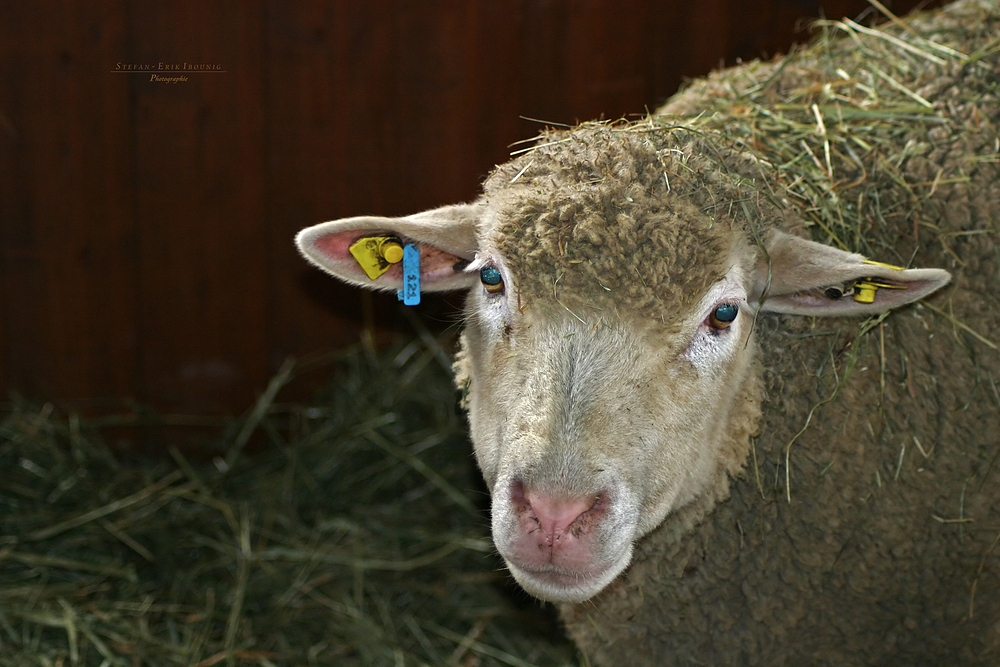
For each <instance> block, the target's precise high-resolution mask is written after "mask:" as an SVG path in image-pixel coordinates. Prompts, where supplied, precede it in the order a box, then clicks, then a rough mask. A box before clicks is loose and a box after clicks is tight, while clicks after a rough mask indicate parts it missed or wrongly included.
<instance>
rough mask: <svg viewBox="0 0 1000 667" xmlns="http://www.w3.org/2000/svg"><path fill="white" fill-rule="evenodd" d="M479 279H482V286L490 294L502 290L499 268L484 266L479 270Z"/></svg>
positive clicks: (498, 292)
mask: <svg viewBox="0 0 1000 667" xmlns="http://www.w3.org/2000/svg"><path fill="white" fill-rule="evenodd" d="M479 280H481V281H482V283H483V287H484V288H486V291H487V292H489V293H490V294H500V293H501V292H503V276H501V275H500V269H498V268H497V267H495V266H484V267H483V268H482V269H480V270H479Z"/></svg>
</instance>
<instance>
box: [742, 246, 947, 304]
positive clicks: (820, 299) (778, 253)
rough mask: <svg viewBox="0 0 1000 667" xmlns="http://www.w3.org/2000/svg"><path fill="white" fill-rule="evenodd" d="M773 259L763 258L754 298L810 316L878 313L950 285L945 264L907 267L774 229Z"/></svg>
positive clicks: (771, 248) (758, 272)
mask: <svg viewBox="0 0 1000 667" xmlns="http://www.w3.org/2000/svg"><path fill="white" fill-rule="evenodd" d="M765 247H766V248H767V252H768V255H769V256H770V260H771V263H770V281H769V280H768V264H767V262H766V261H765V260H763V259H761V260H760V261H758V264H757V267H756V275H755V280H754V288H753V290H752V291H751V294H750V297H749V299H748V300H749V301H750V303H755V302H757V301H759V300H760V297H761V295H762V294H763V296H764V303H763V305H762V306H761V310H763V311H770V312H775V313H789V314H793V315H810V316H817V317H818V316H834V317H837V316H844V315H874V314H878V313H882V312H885V311H887V310H891V309H893V308H898V307H900V306H903V305H906V304H908V303H912V302H914V301H917V300H919V299H922V298H924V297H925V296H927V295H928V294H931V293H932V292H934V291H936V290H938V289H940V288H942V287H944V286H945V285H947V284H948V281H950V280H951V274H950V273H948V272H947V271H944V270H942V269H902V268H899V267H895V266H891V265H888V264H881V263H879V262H872V261H870V260H867V259H865V257H863V256H862V255H858V254H855V253H850V252H844V251H843V250H837V249H836V248H832V247H830V246H827V245H823V244H822V243H815V242H813V241H807V240H805V239H801V238H798V237H797V236H792V235H791V234H785V233H783V232H777V231H774V232H771V234H770V236H769V237H768V240H767V242H766V243H765Z"/></svg>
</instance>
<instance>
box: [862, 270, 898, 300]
mask: <svg viewBox="0 0 1000 667" xmlns="http://www.w3.org/2000/svg"><path fill="white" fill-rule="evenodd" d="M892 268H896V267H892ZM900 271H902V269H900ZM877 280H878V279H877V278H868V279H867V280H859V281H857V282H855V283H854V300H855V301H857V302H858V303H874V302H875V292H877V291H878V290H879V288H881V287H884V288H885V289H906V285H892V284H890V283H881V282H876V281H877Z"/></svg>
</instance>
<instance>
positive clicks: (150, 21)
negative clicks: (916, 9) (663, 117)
mask: <svg viewBox="0 0 1000 667" xmlns="http://www.w3.org/2000/svg"><path fill="white" fill-rule="evenodd" d="M887 4H889V5H890V6H892V7H893V8H894V9H896V10H897V11H905V10H907V9H909V8H910V7H912V6H913V5H915V4H916V3H915V2H895V3H887ZM865 6H866V3H865V1H864V0H826V1H821V0H703V1H701V2H691V1H690V0H439V1H437V2H431V1H428V0H364V1H362V0H339V1H338V0H328V1H325V2H324V1H321V0H306V1H302V2H278V1H277V0H228V1H219V2H200V1H190V2H179V1H178V2H163V1H162V0H158V1H156V0H135V1H134V2H124V1H122V0H101V1H97V0H95V1H91V2H72V1H69V0H63V1H61V2H46V1H42V0H38V1H33V2H5V3H0V386H2V387H3V389H4V391H5V392H9V391H18V392H23V393H26V394H28V395H29V396H33V397H38V398H46V399H88V400H92V401H93V400H97V399H106V398H129V399H136V400H139V401H141V402H143V403H146V404H150V405H153V406H154V407H156V408H158V409H170V410H178V409H179V410H185V411H194V412H204V413H213V412H227V411H229V412H231V411H238V410H241V409H243V408H244V407H245V406H246V405H247V404H248V402H249V401H251V400H252V399H253V397H254V395H255V394H256V393H257V392H259V391H260V390H261V388H262V387H263V386H264V385H265V384H266V382H267V379H268V377H269V376H270V375H271V374H272V373H273V372H274V370H275V369H276V368H277V366H278V365H279V364H280V363H281V361H282V360H283V359H284V358H285V357H286V356H287V355H303V354H306V353H309V352H314V351H317V350H321V349H329V348H336V347H341V346H345V345H349V344H352V343H354V342H356V341H357V340H358V337H359V334H360V331H361V328H362V326H363V318H362V315H361V314H362V310H363V308H362V306H363V301H362V298H361V297H360V296H359V294H358V293H357V292H356V291H354V290H352V289H348V288H344V287H342V286H340V285H338V284H335V283H334V282H333V281H332V280H328V279H326V278H325V277H324V276H322V275H320V273H319V272H318V271H315V270H312V269H310V268H308V267H307V266H306V265H305V263H304V261H302V260H301V259H300V258H299V257H298V256H297V255H296V253H295V250H294V249H293V246H292V237H293V235H294V233H295V232H296V231H297V230H298V229H300V228H302V227H304V226H307V225H310V224H314V223H316V222H320V221H323V220H329V219H333V218H337V217H341V216H348V215H360V214H364V213H371V214H385V215H396V214H406V213H410V212H415V211H417V210H420V209H424V208H428V207H432V206H437V205H441V204H446V203H454V202H458V201H462V200H467V199H470V198H472V197H474V196H475V195H476V193H477V185H478V183H479V182H480V180H481V179H482V178H483V176H484V175H485V174H487V172H488V171H489V170H490V168H491V167H492V166H493V165H494V164H496V163H499V162H502V161H503V160H504V159H505V157H506V155H507V154H508V151H509V148H508V146H509V145H510V144H511V143H513V142H515V141H517V140H520V139H524V138H528V137H531V136H533V135H534V134H535V133H536V132H537V130H538V129H539V125H538V124H537V123H535V122H531V121H528V120H523V119H521V118H520V117H521V116H525V117H531V118H537V119H543V120H547V121H555V122H563V123H568V122H573V121H576V120H586V119H590V118H598V117H602V116H603V117H605V118H614V117H620V116H622V115H624V114H628V113H634V112H642V111H643V110H644V109H647V108H648V109H652V108H654V107H655V106H656V105H657V104H659V103H660V102H662V101H663V100H664V99H665V98H666V97H667V96H668V95H669V94H671V93H672V92H674V91H675V89H676V88H677V86H678V84H679V83H680V81H681V78H682V77H684V76H696V75H699V74H702V73H705V72H707V71H709V70H710V69H712V68H713V67H716V66H718V64H719V63H720V62H722V61H725V62H727V63H732V62H734V61H735V60H736V59H737V58H744V59H747V58H753V57H756V56H761V55H768V54H772V53H774V52H775V51H779V50H784V49H785V48H787V45H788V44H789V43H790V42H791V41H792V39H795V38H797V39H800V40H801V39H803V38H805V36H806V33H804V32H799V33H798V34H793V28H794V26H795V24H796V22H797V21H798V20H799V19H801V18H802V17H806V16H816V15H818V14H819V13H820V11H821V8H822V11H825V13H826V15H827V16H829V17H840V16H843V15H857V14H858V13H859V12H861V11H863V10H864V8H865ZM161 62H162V63H184V62H187V63H206V64H212V65H220V66H221V67H223V68H224V70H225V71H224V72H215V73H201V74H194V73H188V74H187V78H188V80H187V81H184V82H181V83H161V82H155V81H151V80H150V74H149V73H146V74H130V73H122V72H120V71H116V67H117V66H118V64H119V63H123V64H151V65H154V66H155V65H157V64H158V63H161ZM450 301H451V302H453V303H454V304H458V303H459V302H460V298H458V297H452V298H451V299H450ZM371 303H372V304H373V305H374V313H375V315H374V318H373V319H372V322H371V323H370V324H372V323H373V326H375V327H376V328H377V332H378V333H379V334H380V336H382V337H383V338H384V337H385V336H386V335H391V333H392V332H393V331H397V330H400V331H402V330H406V328H407V325H406V324H405V320H403V319H402V318H401V316H400V314H399V312H398V308H397V306H396V304H395V303H394V299H392V298H381V297H379V298H375V299H373V300H371ZM452 307H457V306H447V305H443V304H442V302H441V301H440V300H432V301H431V302H430V303H429V304H428V306H427V307H426V308H423V312H425V313H428V314H430V315H431V316H432V321H433V320H434V319H437V320H447V319H449V318H453V317H454V314H453V310H449V308H452ZM438 325H440V326H442V327H443V326H445V325H446V322H445V323H440V322H439V323H438ZM432 326H436V325H434V324H432Z"/></svg>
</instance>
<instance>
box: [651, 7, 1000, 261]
mask: <svg viewBox="0 0 1000 667" xmlns="http://www.w3.org/2000/svg"><path fill="white" fill-rule="evenodd" d="M870 2H871V4H872V5H873V7H874V10H877V11H876V12H875V13H874V14H873V16H870V17H869V18H873V19H875V20H876V21H878V22H879V23H881V25H880V26H879V28H878V29H877V30H876V29H873V28H869V27H867V26H865V25H862V24H861V23H859V22H856V21H852V20H849V19H845V20H842V21H818V22H816V23H815V24H814V26H815V29H816V30H817V31H818V34H817V35H816V37H815V39H814V41H813V43H812V44H811V45H809V46H807V47H804V48H802V49H800V50H798V51H796V50H793V51H792V52H791V53H790V54H789V55H788V56H783V57H780V58H776V59H775V60H772V61H770V62H761V61H754V62H751V63H747V64H745V65H744V66H741V67H737V68H731V69H726V70H721V71H719V72H715V73H713V74H712V75H711V76H709V77H706V78H704V79H698V80H696V81H694V82H692V83H691V84H690V85H689V86H688V88H687V89H686V90H684V91H682V92H681V93H678V94H677V95H676V96H675V97H674V98H672V99H671V100H670V101H668V102H667V104H666V105H664V106H663V107H662V108H661V109H659V110H658V111H657V115H656V116H653V117H651V118H649V119H647V120H646V121H645V122H644V123H639V124H637V127H641V126H642V125H646V126H647V127H649V128H650V129H652V130H653V131H657V130H662V129H664V128H666V129H670V128H672V127H675V126H676V125H677V124H678V123H679V119H680V118H684V117H687V118H686V119H685V120H684V121H683V123H682V124H684V125H685V126H687V127H690V128H692V129H694V130H696V131H699V132H703V133H705V134H706V135H711V136H718V137H724V139H725V143H726V144H727V147H730V148H733V149H735V150H737V151H738V152H741V153H743V154H749V155H752V156H754V159H755V161H756V168H752V169H749V170H747V173H746V174H745V176H747V177H749V179H752V180H753V181H754V182H755V187H754V186H751V187H748V192H750V193H755V194H756V193H758V192H759V194H761V195H763V196H765V197H768V198H771V199H772V200H774V201H775V202H776V203H777V204H778V205H780V206H783V207H790V208H792V209H796V213H797V214H798V215H799V216H800V217H801V219H802V220H803V221H804V223H805V226H806V230H807V231H808V233H810V234H811V235H812V237H813V239H814V240H817V241H820V242H824V243H830V244H832V245H835V246H837V247H840V248H842V249H844V250H850V251H854V252H860V253H862V254H864V255H867V256H871V257H882V258H885V259H886V261H894V262H895V263H897V264H900V265H903V266H910V265H911V264H916V265H921V263H923V265H928V266H929V265H932V262H935V261H940V260H939V259H938V258H939V257H940V251H941V250H943V251H944V253H945V255H946V256H948V257H949V258H950V259H952V260H954V261H955V264H954V265H959V266H960V265H962V264H963V260H962V259H961V258H960V255H961V252H960V251H959V250H957V249H956V248H955V245H956V243H958V242H960V241H962V240H966V239H968V237H970V236H976V235H981V234H991V233H994V232H995V230H992V229H984V228H983V225H984V222H983V221H981V220H980V221H978V223H979V227H978V228H974V223H972V222H971V221H970V220H969V216H968V212H967V211H965V210H959V209H960V206H959V205H958V203H957V202H956V201H955V200H956V199H960V198H963V197H967V195H966V193H967V192H968V191H969V190H970V188H974V187H983V185H982V184H984V183H985V184H991V183H993V182H995V179H996V177H997V169H996V163H997V161H998V160H1000V143H997V142H996V126H995V124H996V123H997V120H998V118H1000V94H998V92H1000V91H998V89H997V85H996V53H997V52H998V51H1000V38H998V36H997V35H998V34H1000V8H998V6H997V5H996V3H995V2H990V1H988V0H983V1H980V0H964V1H962V2H958V3H956V4H955V5H954V6H952V7H950V8H949V9H948V10H946V11H944V12H916V13H914V14H911V15H909V16H907V17H904V18H900V17H897V16H895V15H893V14H892V13H891V12H890V11H889V10H888V9H887V8H885V7H884V6H883V5H882V4H881V3H879V2H878V0H870ZM738 203H739V204H740V205H741V206H752V205H754V202H738ZM954 265H953V266H954Z"/></svg>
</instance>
